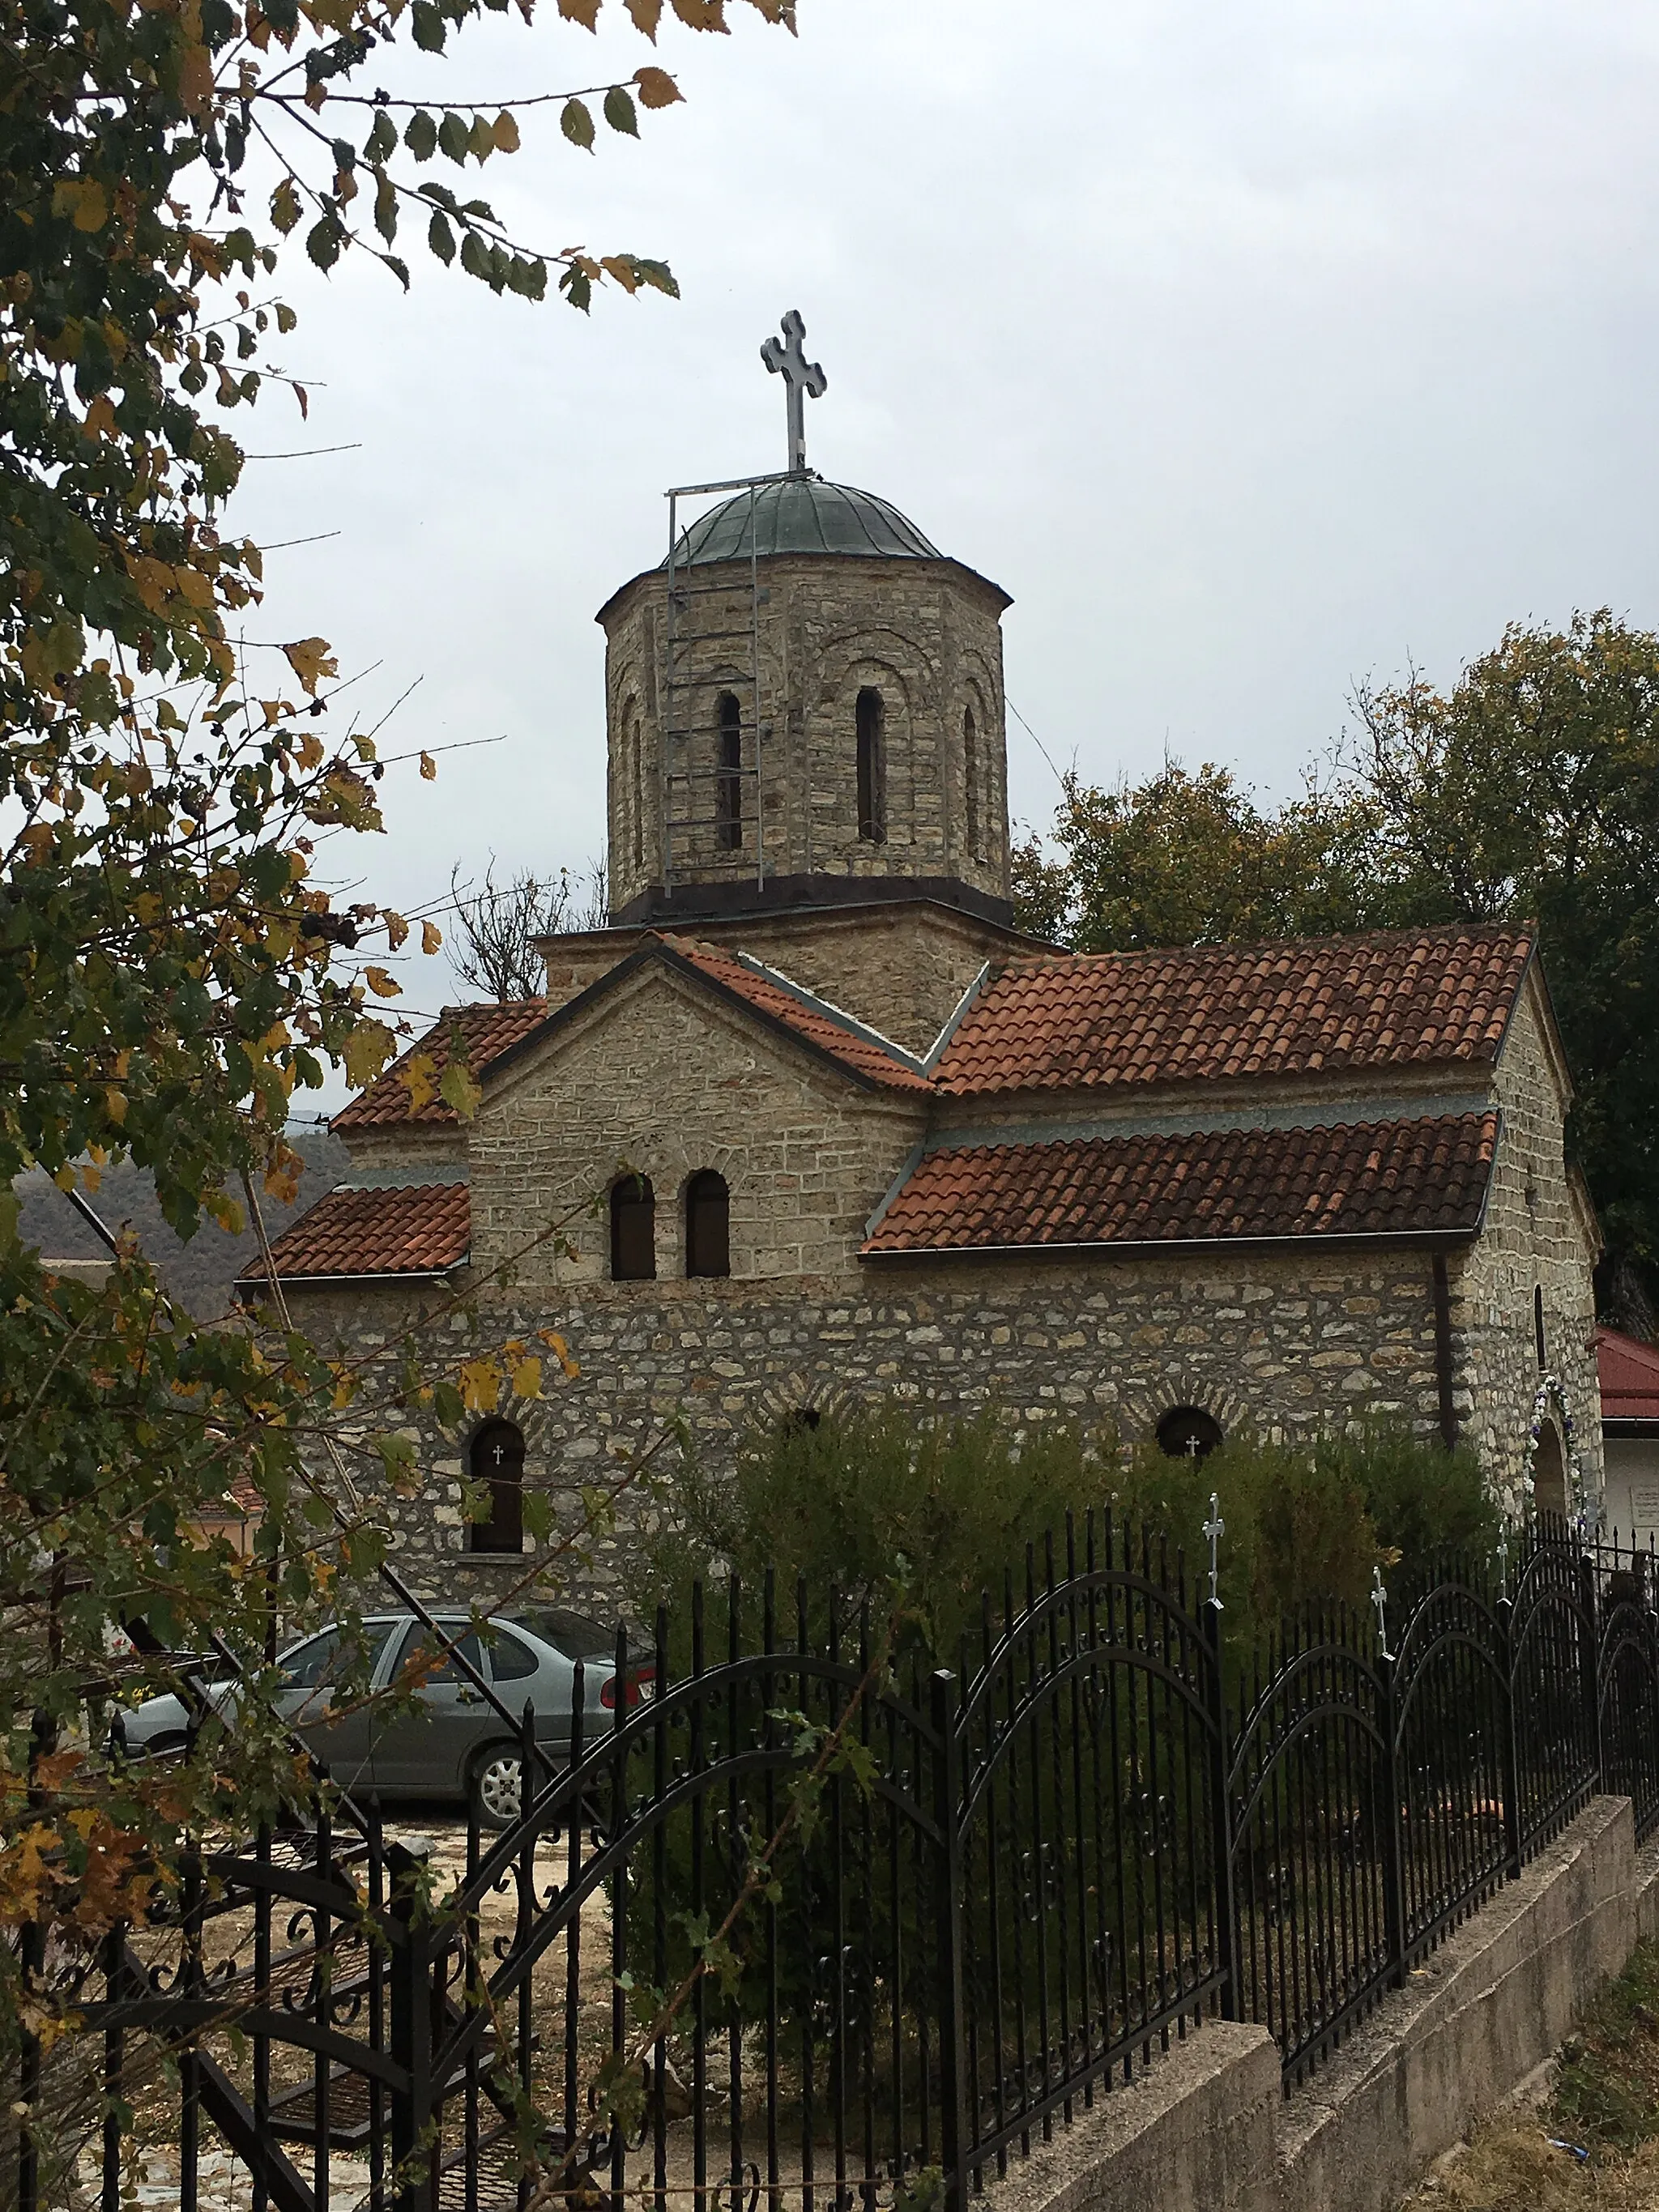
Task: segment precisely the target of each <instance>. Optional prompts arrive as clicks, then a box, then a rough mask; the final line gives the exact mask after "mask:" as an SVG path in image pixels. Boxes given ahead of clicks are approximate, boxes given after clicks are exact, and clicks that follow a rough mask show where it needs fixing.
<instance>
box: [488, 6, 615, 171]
mask: <svg viewBox="0 0 1659 2212" xmlns="http://www.w3.org/2000/svg"><path fill="white" fill-rule="evenodd" d="M588 27H589V29H590V30H591V29H592V25H591V24H590V25H589V26H588ZM489 135H490V137H492V138H493V139H494V140H495V151H496V152H497V153H498V154H516V153H517V152H518V150H519V126H518V124H517V123H516V121H515V120H514V119H513V117H512V116H511V115H510V114H509V113H508V112H507V109H506V108H502V110H501V113H500V114H499V115H498V116H497V117H496V118H495V122H494V124H493V125H491V126H490V134H489Z"/></svg>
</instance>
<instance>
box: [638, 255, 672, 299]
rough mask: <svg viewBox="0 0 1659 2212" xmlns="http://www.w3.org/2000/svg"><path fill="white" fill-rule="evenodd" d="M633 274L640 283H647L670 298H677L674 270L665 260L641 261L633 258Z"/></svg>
mask: <svg viewBox="0 0 1659 2212" xmlns="http://www.w3.org/2000/svg"><path fill="white" fill-rule="evenodd" d="M634 270H635V275H636V276H638V278H639V280H640V282H641V284H649V285H650V286H651V288H652V289H653V291H658V292H666V293H667V295H668V296H669V298H670V299H671V300H678V298H679V296H680V288H679V286H678V284H677V283H675V281H674V272H673V270H671V268H670V267H669V265H668V264H667V263H666V262H665V261H641V260H639V259H638V258H635V263H634Z"/></svg>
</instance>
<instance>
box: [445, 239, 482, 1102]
mask: <svg viewBox="0 0 1659 2212" xmlns="http://www.w3.org/2000/svg"><path fill="white" fill-rule="evenodd" d="M469 235H470V234H469ZM438 1096H439V1097H440V1098H441V1099H442V1100H443V1102H444V1103H445V1105H446V1106H452V1107H453V1109H455V1111H456V1113H458V1114H459V1115H460V1117H461V1119H462V1121H471V1119H472V1117H473V1115H475V1114H476V1113H477V1110H478V1108H479V1106H480V1104H481V1103H483V1091H480V1090H479V1088H478V1086H477V1084H476V1083H475V1082H474V1081H473V1079H472V1070H471V1068H470V1067H469V1066H467V1064H466V1062H465V1060H454V1059H452V1060H450V1062H449V1065H448V1066H447V1067H446V1068H445V1070H444V1072H443V1073H442V1074H441V1076H440V1077H439V1079H438Z"/></svg>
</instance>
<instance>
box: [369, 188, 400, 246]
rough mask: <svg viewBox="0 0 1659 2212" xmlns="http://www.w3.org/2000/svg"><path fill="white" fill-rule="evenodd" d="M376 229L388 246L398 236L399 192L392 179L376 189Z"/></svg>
mask: <svg viewBox="0 0 1659 2212" xmlns="http://www.w3.org/2000/svg"><path fill="white" fill-rule="evenodd" d="M374 228H375V229H376V230H378V231H379V232H380V235H381V237H382V238H383V239H385V240H386V244H387V245H388V246H390V245H391V243H392V240H393V239H394V238H396V236H397V235H398V192H397V187H396V186H395V185H393V183H392V179H391V178H390V177H386V176H383V177H382V178H381V179H380V183H379V184H378V185H376V186H375V187H374Z"/></svg>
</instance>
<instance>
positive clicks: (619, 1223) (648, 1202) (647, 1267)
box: [611, 1175, 657, 1283]
mask: <svg viewBox="0 0 1659 2212" xmlns="http://www.w3.org/2000/svg"><path fill="white" fill-rule="evenodd" d="M656 1276H657V1200H656V1195H655V1194H654V1193H653V1190H652V1188H651V1184H650V1181H649V1179H648V1178H647V1176H637V1175H625V1176H617V1180H616V1182H613V1183H612V1184H611V1281H612V1282H613V1283H651V1282H654V1281H655V1280H656Z"/></svg>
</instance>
